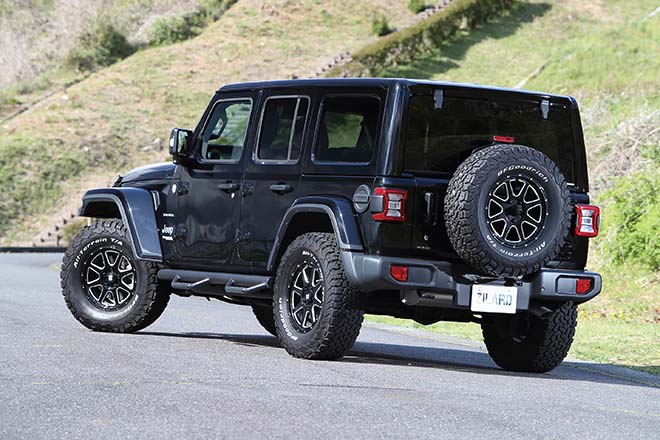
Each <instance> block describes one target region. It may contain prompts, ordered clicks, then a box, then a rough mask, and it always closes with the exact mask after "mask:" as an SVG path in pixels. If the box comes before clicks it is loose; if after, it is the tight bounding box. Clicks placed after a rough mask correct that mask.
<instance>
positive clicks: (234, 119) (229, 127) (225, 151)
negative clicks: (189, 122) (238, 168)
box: [201, 99, 252, 162]
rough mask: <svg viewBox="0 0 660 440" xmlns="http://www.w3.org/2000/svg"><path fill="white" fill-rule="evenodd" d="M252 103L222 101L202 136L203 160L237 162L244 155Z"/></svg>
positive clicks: (215, 108)
mask: <svg viewBox="0 0 660 440" xmlns="http://www.w3.org/2000/svg"><path fill="white" fill-rule="evenodd" d="M251 110H252V101H250V100H249V99H245V100H243V99H242V100H237V101H221V102H219V103H218V104H216V106H215V107H214V109H213V113H212V115H211V118H210V119H209V122H208V124H207V125H206V128H205V129H204V133H203V134H202V151H201V154H202V158H204V159H206V160H225V161H230V162H237V161H238V160H239V159H240V158H241V155H242V154H243V147H244V144H245V136H246V133H247V127H248V123H249V121H250V112H251Z"/></svg>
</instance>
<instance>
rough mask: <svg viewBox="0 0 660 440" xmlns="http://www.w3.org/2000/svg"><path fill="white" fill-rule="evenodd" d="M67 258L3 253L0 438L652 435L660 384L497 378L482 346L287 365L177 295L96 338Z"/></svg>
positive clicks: (383, 350)
mask: <svg viewBox="0 0 660 440" xmlns="http://www.w3.org/2000/svg"><path fill="white" fill-rule="evenodd" d="M60 258H61V256H60V255H58V254H41V255H35V254H13V255H10V254H0V280H2V282H1V283H0V439H13V438H33V439H34V438H71V439H77V438H81V439H91V438H93V439H106V438H107V439H118V438H131V439H139V438H150V439H154V438H158V439H164V438H176V439H181V438H241V439H243V438H266V437H267V438H285V437H286V438H289V439H300V438H337V437H345V438H402V437H403V438H412V437H417V438H483V439H485V438H581V439H586V438H599V439H606V438H644V439H651V438H659V437H660V377H657V376H651V375H647V374H643V373H637V372H633V371H631V370H627V369H623V368H615V367H611V366H600V365H594V364H588V363H578V362H565V363H564V364H563V365H562V366H561V367H559V368H558V369H556V370H555V371H553V372H552V373H549V374H544V375H537V374H514V373H507V372H504V371H502V370H499V369H498V368H496V367H495V365H494V364H493V363H492V362H491V361H490V359H489V357H488V355H487V354H486V353H485V352H484V350H483V348H482V347H481V346H480V345H479V344H475V343H470V342H465V341H460V340H457V339H452V338H448V337H442V336H436V335H431V334H429V333H425V332H421V331H406V330H399V329H396V328H390V327H385V326H377V325H373V324H368V325H366V326H365V327H363V329H362V333H361V334H360V338H359V339H358V342H357V343H356V345H355V347H354V351H353V352H351V353H350V354H349V355H348V356H347V357H345V358H344V359H343V360H341V361H336V362H320V361H304V360H299V359H294V358H292V357H290V356H289V355H288V354H287V353H286V352H285V351H284V350H283V349H282V348H280V347H279V346H278V342H277V340H276V339H275V338H273V337H271V336H270V335H268V334H267V333H266V332H264V331H263V330H262V329H261V328H260V327H259V325H258V324H257V322H256V320H254V318H253V317H252V314H251V311H250V310H249V309H247V308H243V307H238V306H230V305H226V304H222V303H219V302H207V301H206V300H204V299H196V298H192V299H185V298H178V297H174V298H173V299H172V301H171V303H170V306H169V308H168V310H166V312H165V314H164V315H163V317H162V318H161V319H160V320H159V321H158V322H157V323H156V324H154V325H153V326H152V327H150V328H148V329H147V330H146V331H143V332H139V333H136V334H126V335H117V334H103V333H94V332H91V331H89V330H87V329H85V328H84V327H82V326H81V325H80V324H78V322H77V321H75V320H74V319H73V317H71V316H70V314H69V312H68V310H67V309H66V307H65V305H64V302H63V300H62V297H61V295H60V289H59V286H58V283H59V279H58V272H57V268H56V265H58V264H59V260H60Z"/></svg>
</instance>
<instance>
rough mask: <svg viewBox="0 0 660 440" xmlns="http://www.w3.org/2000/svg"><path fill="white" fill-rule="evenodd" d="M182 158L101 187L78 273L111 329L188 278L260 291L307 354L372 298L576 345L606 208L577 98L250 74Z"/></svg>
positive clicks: (154, 310) (75, 267) (241, 291)
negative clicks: (594, 200)
mask: <svg viewBox="0 0 660 440" xmlns="http://www.w3.org/2000/svg"><path fill="white" fill-rule="evenodd" d="M169 147H170V153H171V154H172V156H173V157H174V161H173V162H174V163H164V164H157V165H150V166H146V167H141V168H137V169H135V170H132V171H129V172H128V173H127V174H125V175H124V176H120V177H119V179H118V180H117V181H116V182H115V184H114V185H113V187H111V188H100V189H92V190H90V191H87V193H85V195H84V197H83V204H82V207H81V208H80V215H81V216H85V217H92V218H96V219H101V220H98V221H97V222H96V223H92V224H91V225H90V226H87V227H85V228H84V229H83V230H82V231H81V232H80V234H79V235H78V236H77V237H76V238H75V239H74V240H73V242H72V244H71V246H70V247H69V249H68V250H67V252H66V254H65V256H64V260H63V264H62V272H61V280H62V289H63V293H64V297H65V299H66V303H67V305H68V307H69V309H70V310H71V312H72V313H73V315H74V316H75V317H76V318H77V319H78V320H79V321H80V322H81V323H82V324H83V325H85V326H87V327H89V328H91V329H93V330H99V331H110V332H132V331H136V330H140V329H143V328H145V327H146V326H148V325H150V324H151V323H153V322H154V321H155V320H156V319H157V318H158V317H159V316H160V314H161V313H162V312H163V310H164V309H165V306H166V305H167V302H168V299H169V296H170V294H171V293H174V294H177V295H183V296H190V295H197V296H204V297H208V298H215V299H219V300H222V301H227V302H230V303H232V304H243V305H248V306H251V307H252V310H253V311H254V314H255V316H256V318H257V319H258V320H259V322H260V323H261V325H262V326H263V327H264V328H265V329H266V330H267V331H269V332H270V333H272V334H273V335H277V337H278V338H279V340H280V342H281V344H282V345H283V346H284V348H285V349H286V350H287V351H288V352H289V353H290V354H292V355H294V356H297V357H302V358H309V359H336V358H338V357H341V356H342V355H343V354H344V353H346V352H347V351H348V350H349V349H350V348H351V346H352V345H353V343H354V341H355V339H356V338H357V336H358V333H359V331H360V326H361V324H362V318H363V314H364V313H372V314H384V315H392V316H395V317H399V318H408V319H413V320H415V321H417V322H419V323H422V324H431V323H434V322H438V321H461V322H469V321H473V322H478V323H480V324H481V326H482V329H483V335H484V339H485V343H486V346H487V347H488V351H489V353H490V355H491V356H492V358H493V359H494V360H495V362H496V363H497V364H498V365H500V366H502V367H503V368H505V369H509V370H518V371H537V372H540V371H548V370H551V369H552V368H554V367H556V366H557V365H558V364H559V363H560V362H561V361H562V360H563V359H564V357H565V356H566V354H567V352H568V350H569V348H570V345H571V342H572V340H573V335H574V333H575V326H576V318H577V304H578V303H582V302H584V301H587V300H589V299H591V298H593V297H594V296H596V295H597V294H598V293H599V292H600V290H601V277H600V276H599V275H598V274H596V273H593V272H587V271H585V270H584V267H585V264H586V260H587V248H588V237H593V236H596V235H597V233H598V220H599V210H598V208H597V207H595V206H591V205H589V204H588V203H589V196H588V179H587V164H586V159H585V148H584V140H583V134H582V128H581V124H580V117H579V112H578V106H577V103H576V101H575V100H574V99H573V98H571V97H566V96H556V95H549V94H545V93H533V92H526V91H519V90H507V89H500V88H492V87H482V86H474V85H466V84H458V83H444V82H429V81H417V80H402V79H320V80H291V81H272V82H257V83H243V84H233V85H227V86H225V87H222V88H221V89H220V90H218V92H217V93H216V94H215V95H214V96H213V99H212V100H211V102H210V103H209V105H208V107H207V109H206V111H205V112H204V115H203V116H202V118H201V120H200V122H199V124H198V125H197V127H196V128H195V130H193V131H189V130H182V129H174V130H172V135H171V138H170V141H169Z"/></svg>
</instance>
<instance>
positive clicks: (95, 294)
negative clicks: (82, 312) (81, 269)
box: [87, 283, 103, 301]
mask: <svg viewBox="0 0 660 440" xmlns="http://www.w3.org/2000/svg"><path fill="white" fill-rule="evenodd" d="M87 290H88V291H89V294H90V295H92V298H94V299H95V300H97V301H101V295H103V285H101V283H99V284H94V285H92V286H89V287H87Z"/></svg>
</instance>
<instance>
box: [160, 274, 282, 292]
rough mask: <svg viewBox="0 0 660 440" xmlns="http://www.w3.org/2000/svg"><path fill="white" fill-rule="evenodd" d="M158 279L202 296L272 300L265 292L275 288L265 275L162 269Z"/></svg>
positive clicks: (270, 278) (174, 287)
mask: <svg viewBox="0 0 660 440" xmlns="http://www.w3.org/2000/svg"><path fill="white" fill-rule="evenodd" d="M158 279H160V280H164V281H171V285H172V289H175V290H182V291H185V292H193V293H198V294H202V295H211V296H214V295H215V296H225V295H228V296H240V297H246V298H272V294H271V293H270V292H263V291H264V290H268V289H270V288H271V287H272V286H273V277H269V276H264V275H247V274H236V273H224V272H203V271H196V270H178V269H161V270H159V271H158ZM262 292H263V293H262Z"/></svg>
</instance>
